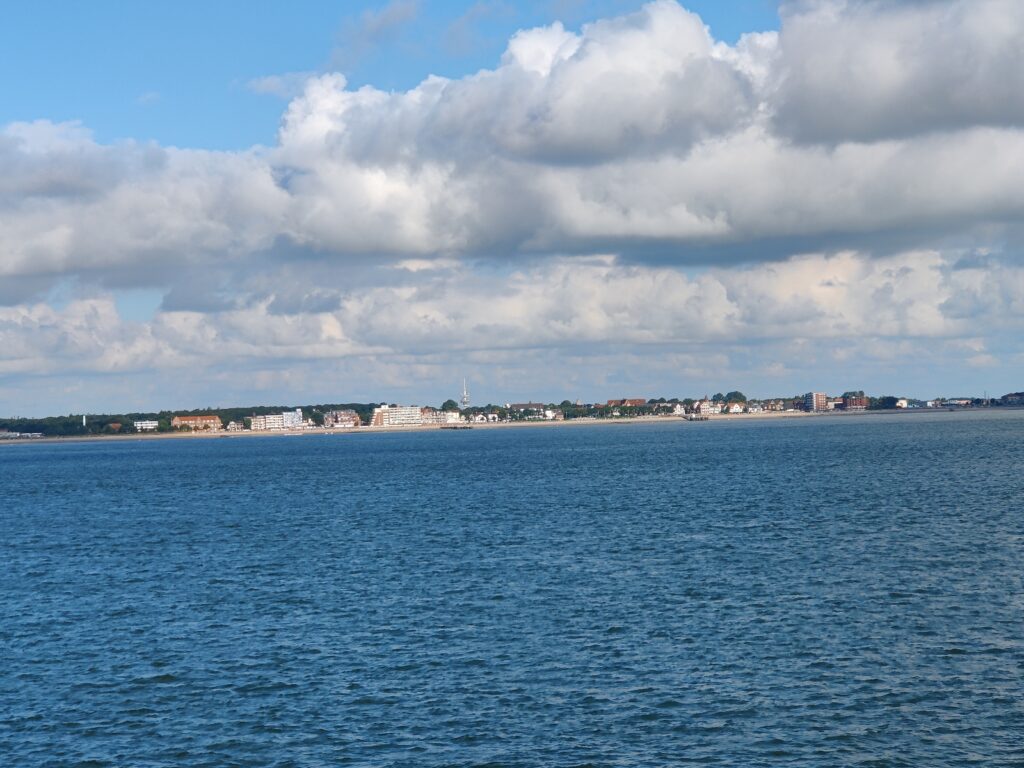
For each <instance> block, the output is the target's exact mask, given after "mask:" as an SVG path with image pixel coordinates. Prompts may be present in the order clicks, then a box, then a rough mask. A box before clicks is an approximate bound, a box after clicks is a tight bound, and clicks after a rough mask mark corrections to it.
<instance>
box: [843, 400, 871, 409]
mask: <svg viewBox="0 0 1024 768" xmlns="http://www.w3.org/2000/svg"><path fill="white" fill-rule="evenodd" d="M842 408H843V410H844V411H866V410H867V409H868V399H867V398H866V397H844V398H843V403H842Z"/></svg>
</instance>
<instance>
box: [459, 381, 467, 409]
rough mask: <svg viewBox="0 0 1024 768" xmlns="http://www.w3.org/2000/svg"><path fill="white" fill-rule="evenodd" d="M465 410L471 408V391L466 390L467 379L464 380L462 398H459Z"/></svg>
mask: <svg viewBox="0 0 1024 768" xmlns="http://www.w3.org/2000/svg"><path fill="white" fill-rule="evenodd" d="M459 402H460V403H461V404H462V407H463V409H466V408H469V390H468V389H467V388H466V379H465V378H463V379H462V397H460V398H459Z"/></svg>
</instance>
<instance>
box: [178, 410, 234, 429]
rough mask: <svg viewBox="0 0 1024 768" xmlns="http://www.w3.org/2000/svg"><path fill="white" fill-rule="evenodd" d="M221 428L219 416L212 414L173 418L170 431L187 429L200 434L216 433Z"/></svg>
mask: <svg viewBox="0 0 1024 768" xmlns="http://www.w3.org/2000/svg"><path fill="white" fill-rule="evenodd" d="M223 426H224V425H223V424H222V423H221V420H220V416H214V415H212V414H207V415H203V416H175V417H174V418H173V419H171V428H172V429H188V430H191V431H193V432H200V431H204V430H210V431H217V430H220V429H221V428H222V427H223Z"/></svg>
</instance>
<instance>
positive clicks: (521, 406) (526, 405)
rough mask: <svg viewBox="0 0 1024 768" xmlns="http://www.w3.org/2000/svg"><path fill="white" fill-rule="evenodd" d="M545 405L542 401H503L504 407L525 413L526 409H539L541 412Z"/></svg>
mask: <svg viewBox="0 0 1024 768" xmlns="http://www.w3.org/2000/svg"><path fill="white" fill-rule="evenodd" d="M545 408H547V406H546V405H545V404H544V403H505V409H506V410H509V411H518V412H519V413H525V412H526V411H539V412H543V411H544V409H545Z"/></svg>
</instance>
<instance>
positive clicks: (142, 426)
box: [135, 421, 160, 432]
mask: <svg viewBox="0 0 1024 768" xmlns="http://www.w3.org/2000/svg"><path fill="white" fill-rule="evenodd" d="M159 426H160V424H159V422H156V421H136V422H135V431H136V432H156V429H157V427H159Z"/></svg>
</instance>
